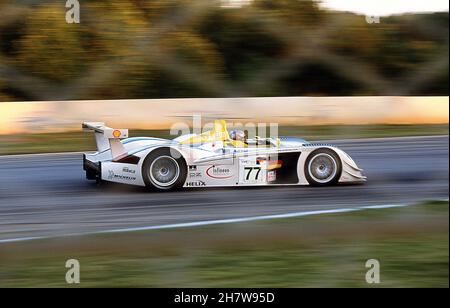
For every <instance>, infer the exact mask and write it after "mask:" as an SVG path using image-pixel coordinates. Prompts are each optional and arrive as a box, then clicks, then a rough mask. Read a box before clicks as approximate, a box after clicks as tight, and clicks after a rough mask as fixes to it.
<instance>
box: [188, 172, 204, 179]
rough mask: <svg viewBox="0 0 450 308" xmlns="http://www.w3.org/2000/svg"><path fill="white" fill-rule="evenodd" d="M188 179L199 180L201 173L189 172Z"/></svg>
mask: <svg viewBox="0 0 450 308" xmlns="http://www.w3.org/2000/svg"><path fill="white" fill-rule="evenodd" d="M189 177H190V178H201V177H202V173H201V172H197V171H195V172H189Z"/></svg>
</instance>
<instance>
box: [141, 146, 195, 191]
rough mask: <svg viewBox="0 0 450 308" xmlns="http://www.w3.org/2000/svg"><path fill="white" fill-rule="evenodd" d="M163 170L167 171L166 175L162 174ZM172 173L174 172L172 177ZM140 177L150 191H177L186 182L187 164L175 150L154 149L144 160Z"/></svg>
mask: <svg viewBox="0 0 450 308" xmlns="http://www.w3.org/2000/svg"><path fill="white" fill-rule="evenodd" d="M164 168H165V169H164ZM163 169H164V170H166V169H167V173H166V172H162V170H163ZM172 171H175V173H174V174H173V176H172V174H171V172H172ZM142 177H143V179H144V183H145V185H146V187H147V189H148V190H150V191H155V190H156V191H158V190H159V191H169V190H175V189H179V188H181V187H183V185H184V183H185V181H186V177H187V164H186V161H185V159H184V158H183V156H182V155H181V154H180V153H179V152H178V151H176V150H173V149H170V148H161V149H156V150H154V151H152V152H150V154H149V155H148V156H147V157H146V158H145V161H144V164H143V165H142Z"/></svg>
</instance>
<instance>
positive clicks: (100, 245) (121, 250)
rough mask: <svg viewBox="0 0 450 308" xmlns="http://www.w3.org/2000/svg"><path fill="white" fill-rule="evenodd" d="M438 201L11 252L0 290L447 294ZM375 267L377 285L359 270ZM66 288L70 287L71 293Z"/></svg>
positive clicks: (0, 253)
mask: <svg viewBox="0 0 450 308" xmlns="http://www.w3.org/2000/svg"><path fill="white" fill-rule="evenodd" d="M448 215H449V212H448V202H433V203H427V204H422V205H414V206H410V207H405V208H392V209H377V210H364V211H361V212H354V213H345V214H342V213H341V214H330V215H319V216H309V217H301V218H291V219H282V220H273V221H260V222H251V223H250V222H249V223H241V224H232V225H216V226H209V227H199V228H189V229H172V230H161V231H151V232H137V233H125V234H115V235H101V236H87V237H80V238H65V239H57V240H42V241H32V242H23V243H11V244H4V245H1V246H0V287H32V286H33V287H67V286H69V285H67V284H66V283H65V273H66V268H65V266H64V265H65V262H66V260H68V259H72V258H75V259H78V260H79V261H80V263H81V284H80V285H79V286H81V287H109V286H110V287H448V286H449V282H448V261H449V233H448V231H449V229H448V223H449V216H448ZM368 259H377V260H379V262H380V264H381V284H379V285H368V284H367V283H366V281H365V274H366V270H367V269H366V268H365V262H366V261H367V260H368ZM72 286H73V285H72Z"/></svg>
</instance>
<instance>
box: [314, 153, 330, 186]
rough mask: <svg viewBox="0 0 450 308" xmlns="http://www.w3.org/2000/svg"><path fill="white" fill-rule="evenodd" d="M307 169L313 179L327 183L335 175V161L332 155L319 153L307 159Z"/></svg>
mask: <svg viewBox="0 0 450 308" xmlns="http://www.w3.org/2000/svg"><path fill="white" fill-rule="evenodd" d="M308 169H309V174H310V175H311V177H312V178H313V180H314V181H316V182H317V183H328V182H330V181H331V180H333V179H334V177H335V176H336V172H337V163H336V160H335V159H334V157H333V156H331V155H329V154H327V153H320V154H317V155H315V156H314V157H313V158H312V159H311V160H310V161H309V165H308Z"/></svg>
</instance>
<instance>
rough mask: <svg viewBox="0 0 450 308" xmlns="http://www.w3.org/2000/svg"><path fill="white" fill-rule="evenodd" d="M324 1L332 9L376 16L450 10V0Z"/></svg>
mask: <svg viewBox="0 0 450 308" xmlns="http://www.w3.org/2000/svg"><path fill="white" fill-rule="evenodd" d="M322 2H323V5H324V6H325V7H327V8H330V9H334V10H342V11H351V12H356V13H360V14H365V15H376V16H385V15H393V14H401V13H412V12H440V11H448V10H449V2H448V0H428V1H425V0H364V1H363V0H322Z"/></svg>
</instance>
